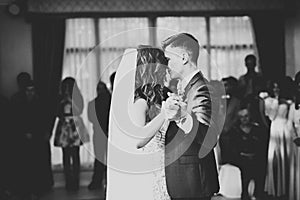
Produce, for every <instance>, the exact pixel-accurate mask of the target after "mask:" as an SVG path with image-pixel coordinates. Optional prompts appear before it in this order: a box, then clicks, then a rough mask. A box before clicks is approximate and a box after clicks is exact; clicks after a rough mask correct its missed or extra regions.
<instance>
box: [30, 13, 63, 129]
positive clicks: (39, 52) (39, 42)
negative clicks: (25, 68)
mask: <svg viewBox="0 0 300 200" xmlns="http://www.w3.org/2000/svg"><path fill="white" fill-rule="evenodd" d="M64 40H65V21H64V20H63V19H44V18H43V19H39V20H34V21H33V22H32V43H33V44H32V46H33V77H34V82H35V86H36V88H37V91H38V94H39V95H40V97H41V99H42V100H43V102H44V103H45V104H46V105H47V106H46V108H45V109H47V111H45V112H46V113H48V119H50V121H51V123H50V124H49V130H51V129H52V125H53V123H54V114H55V111H56V105H57V99H58V98H57V97H58V90H59V84H60V80H61V73H62V61H63V52H64Z"/></svg>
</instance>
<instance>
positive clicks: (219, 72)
mask: <svg viewBox="0 0 300 200" xmlns="http://www.w3.org/2000/svg"><path fill="white" fill-rule="evenodd" d="M210 29H211V31H210V37H211V78H212V79H220V78H222V77H226V76H234V77H236V78H238V77H239V76H240V75H242V74H244V73H246V67H245V65H244V58H245V57H246V55H247V54H256V56H257V53H256V45H255V42H254V41H255V40H254V35H253V30H252V29H253V28H252V25H251V21H250V18H249V17H212V18H210Z"/></svg>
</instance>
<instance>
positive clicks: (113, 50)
mask: <svg viewBox="0 0 300 200" xmlns="http://www.w3.org/2000/svg"><path fill="white" fill-rule="evenodd" d="M147 27H148V19H147V18H103V19H93V18H76V19H68V20H66V41H65V52H64V63H63V72H62V78H63V79H64V78H65V77H68V76H71V77H74V78H75V79H76V81H77V83H78V86H79V89H80V91H81V93H82V95H83V98H84V109H83V114H82V118H83V121H84V123H85V125H86V126H87V128H88V131H89V133H90V136H91V137H90V138H92V134H93V129H92V125H91V123H90V122H89V121H88V118H87V105H88V102H89V101H91V100H92V99H93V98H95V97H96V86H97V83H98V81H99V80H101V81H103V82H105V83H106V84H107V86H108V88H109V87H110V82H109V76H110V75H111V74H112V73H113V72H114V71H116V69H117V66H118V65H119V62H120V59H121V56H122V55H123V52H124V50H125V49H126V48H129V47H136V46H137V45H139V44H149V31H148V30H147ZM133 29H136V31H132V30H133ZM98 44H99V45H98ZM52 145H53V141H52ZM80 159H81V164H82V165H83V166H84V167H91V166H92V164H93V161H94V152H93V142H92V141H91V142H89V143H87V144H84V146H83V148H81V150H80ZM52 163H53V164H54V165H57V166H60V164H61V163H62V154H61V149H60V148H55V147H53V146H52Z"/></svg>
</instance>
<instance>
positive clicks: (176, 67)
mask: <svg viewBox="0 0 300 200" xmlns="http://www.w3.org/2000/svg"><path fill="white" fill-rule="evenodd" d="M165 57H166V58H167V59H168V60H169V62H168V67H169V69H170V76H171V78H172V79H175V78H181V74H182V72H183V67H184V65H183V59H182V49H180V48H178V47H171V46H167V48H166V49H165Z"/></svg>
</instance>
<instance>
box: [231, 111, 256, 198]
mask: <svg viewBox="0 0 300 200" xmlns="http://www.w3.org/2000/svg"><path fill="white" fill-rule="evenodd" d="M238 118H239V121H238V123H237V124H236V125H235V126H234V127H233V128H232V135H231V137H230V144H231V152H232V154H233V155H234V156H233V158H234V159H233V160H231V163H232V164H234V165H236V166H237V167H239V168H240V171H241V178H242V200H247V199H250V197H249V193H248V186H249V183H250V180H251V179H253V180H254V182H255V185H257V180H258V178H259V177H258V176H259V173H257V171H258V170H260V169H259V167H258V166H259V165H258V160H257V158H258V156H259V154H260V152H261V148H262V142H261V139H260V133H261V132H262V129H261V127H260V126H258V125H257V124H254V123H252V120H251V118H250V113H249V110H248V109H247V107H241V109H240V110H239V111H238Z"/></svg>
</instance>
